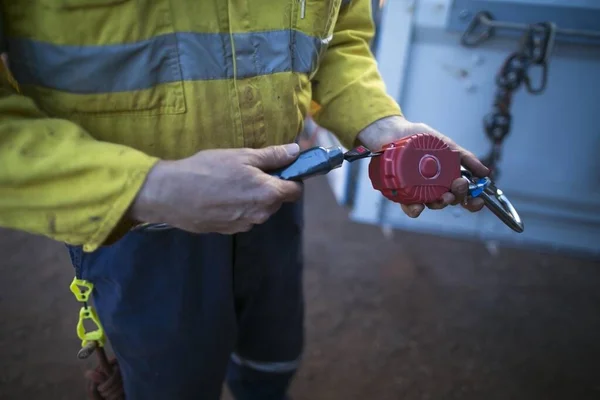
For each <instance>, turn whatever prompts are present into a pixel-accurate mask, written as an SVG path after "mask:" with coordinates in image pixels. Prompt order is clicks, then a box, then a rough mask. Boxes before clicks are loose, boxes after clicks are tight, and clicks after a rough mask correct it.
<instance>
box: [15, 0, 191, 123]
mask: <svg viewBox="0 0 600 400" xmlns="http://www.w3.org/2000/svg"><path fill="white" fill-rule="evenodd" d="M32 1H34V2H37V4H38V7H39V8H38V9H39V11H38V12H36V13H27V12H25V9H24V8H23V6H16V5H14V6H12V7H11V8H12V9H11V12H12V15H9V17H13V16H14V18H10V19H9V22H8V24H9V25H10V26H9V28H10V31H11V32H12V33H13V34H12V35H11V36H10V37H9V44H8V48H9V58H10V61H11V70H12V71H13V73H14V75H15V79H16V81H17V82H18V84H19V86H20V87H21V88H22V90H23V92H24V93H25V94H26V95H28V96H30V97H32V98H33V99H34V100H36V102H37V103H38V105H39V106H40V107H41V108H42V109H43V110H45V111H46V112H48V113H49V114H50V115H55V116H66V115H68V114H100V115H103V114H108V115H112V114H115V113H117V114H172V113H182V112H184V111H185V100H184V91H183V79H182V75H181V69H180V65H179V52H178V46H177V38H176V36H175V34H174V25H173V23H172V18H171V10H170V5H169V1H167V0H156V1H153V2H152V4H150V3H148V4H147V5H139V4H138V2H137V1H134V0H32ZM143 16H146V17H147V18H146V21H145V24H140V23H139V20H140V18H142V19H143Z"/></svg>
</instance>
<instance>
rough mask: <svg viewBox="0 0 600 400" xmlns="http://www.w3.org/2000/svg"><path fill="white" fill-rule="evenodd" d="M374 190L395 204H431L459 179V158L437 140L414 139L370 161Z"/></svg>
mask: <svg viewBox="0 0 600 400" xmlns="http://www.w3.org/2000/svg"><path fill="white" fill-rule="evenodd" d="M369 178H370V179H371V184H372V185H373V188H374V189H376V190H379V191H380V192H381V193H383V195H384V196H385V197H386V198H388V199H390V200H391V201H393V202H396V203H402V204H414V203H431V202H434V201H436V200H439V199H440V198H441V197H442V195H443V194H444V193H446V192H448V191H449V190H450V188H451V185H452V182H453V181H454V180H455V179H457V178H460V154H459V153H458V152H457V151H454V150H452V149H450V147H448V145H447V144H446V143H445V142H444V141H443V140H441V139H439V138H438V137H437V136H434V135H432V134H429V133H419V134H416V135H411V136H408V137H406V138H403V139H401V140H398V141H396V142H394V143H390V144H388V145H386V146H384V148H383V154H381V155H379V156H377V157H373V158H371V162H370V163H369Z"/></svg>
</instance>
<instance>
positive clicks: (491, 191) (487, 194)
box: [461, 167, 525, 233]
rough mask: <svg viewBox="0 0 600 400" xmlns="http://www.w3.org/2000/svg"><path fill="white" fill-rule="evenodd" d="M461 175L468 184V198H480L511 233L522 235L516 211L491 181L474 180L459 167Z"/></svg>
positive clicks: (468, 172) (465, 170)
mask: <svg viewBox="0 0 600 400" xmlns="http://www.w3.org/2000/svg"><path fill="white" fill-rule="evenodd" d="M461 174H462V177H463V178H464V179H466V180H467V181H468V182H469V196H471V197H481V198H482V199H483V202H484V204H485V206H486V207H487V208H488V209H489V210H490V211H491V212H492V213H493V214H494V215H495V216H496V217H498V218H499V219H500V220H501V221H502V222H504V224H505V225H506V226H508V227H509V228H510V229H512V230H513V231H515V232H517V233H522V232H523V231H524V230H525V226H524V224H523V221H522V220H521V217H520V216H519V213H518V212H517V209H516V208H515V207H514V206H513V204H512V203H511V202H510V200H509V199H508V197H506V195H505V194H504V192H503V191H502V190H500V189H498V187H496V185H495V184H494V182H492V180H491V179H489V178H480V179H477V180H475V178H474V177H473V174H472V173H471V171H469V170H468V169H466V168H464V167H461Z"/></svg>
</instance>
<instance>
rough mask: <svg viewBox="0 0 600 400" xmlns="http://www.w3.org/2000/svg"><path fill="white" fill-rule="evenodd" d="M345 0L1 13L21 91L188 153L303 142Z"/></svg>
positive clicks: (156, 147)
mask: <svg viewBox="0 0 600 400" xmlns="http://www.w3.org/2000/svg"><path fill="white" fill-rule="evenodd" d="M341 2H342V0H304V1H303V0H12V1H9V0H4V1H3V4H2V16H3V19H4V32H5V37H6V38H7V44H8V51H9V61H10V66H11V70H12V71H13V74H14V75H15V77H16V79H17V81H18V83H19V86H20V90H21V92H22V93H24V94H26V95H28V96H30V97H32V98H33V99H34V100H35V101H36V103H37V104H38V106H39V107H41V108H42V109H43V110H44V111H45V112H46V113H47V114H48V115H49V116H52V117H62V118H67V119H69V120H72V121H74V122H76V123H78V124H80V125H82V126H83V127H85V128H86V129H87V130H88V131H89V132H90V134H92V135H93V136H94V137H96V138H98V139H100V140H106V141H111V142H116V143H123V144H126V145H129V146H132V147H135V148H138V149H141V150H143V151H146V152H148V153H149V154H153V155H158V156H161V157H165V158H180V157H184V156H188V155H191V154H193V153H194V152H196V151H198V150H200V149H205V148H215V147H243V146H250V147H262V146H265V145H270V144H278V143H285V142H290V141H293V140H294V138H295V136H296V135H297V133H298V132H299V130H300V129H301V127H302V123H303V119H304V116H305V115H306V113H307V111H308V108H309V106H310V98H311V88H310V76H311V74H313V73H314V72H315V69H316V68H317V65H318V63H319V59H320V58H322V57H323V54H324V51H325V47H326V46H325V43H326V42H327V38H328V37H330V36H331V34H332V32H333V26H334V24H335V20H336V18H337V14H338V11H339V8H340V3H341ZM303 9H304V11H303Z"/></svg>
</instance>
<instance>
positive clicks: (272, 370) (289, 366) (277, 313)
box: [227, 202, 304, 400]
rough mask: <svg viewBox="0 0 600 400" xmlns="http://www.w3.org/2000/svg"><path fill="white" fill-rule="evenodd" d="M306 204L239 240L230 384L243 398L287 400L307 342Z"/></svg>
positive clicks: (288, 207)
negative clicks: (304, 284)
mask: <svg viewBox="0 0 600 400" xmlns="http://www.w3.org/2000/svg"><path fill="white" fill-rule="evenodd" d="M302 233H303V206H302V203H301V202H300V203H297V204H286V205H284V206H283V207H282V209H281V210H280V212H278V213H277V214H276V215H275V216H274V217H273V218H271V219H270V220H269V221H267V223H265V224H264V225H260V226H257V227H255V228H254V229H253V230H252V231H250V232H248V233H243V234H240V235H237V236H236V239H235V248H236V252H235V254H236V259H235V263H234V295H235V301H236V315H237V320H238V326H239V335H238V338H237V342H236V346H235V351H234V353H233V355H232V360H231V362H230V365H229V369H228V374H227V384H228V387H229V389H230V391H231V392H232V393H233V395H234V396H235V398H236V399H237V400H259V399H261V400H284V399H286V398H287V397H286V393H287V390H288V387H289V385H290V382H291V380H292V378H293V376H294V374H295V371H296V369H297V368H298V365H299V360H300V356H301V353H302V349H303V341H304V327H303V319H304V300H303V291H302V267H303V257H302Z"/></svg>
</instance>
